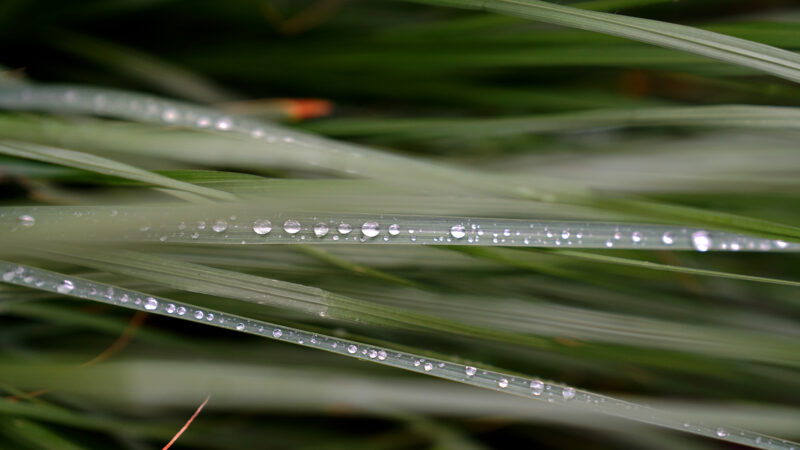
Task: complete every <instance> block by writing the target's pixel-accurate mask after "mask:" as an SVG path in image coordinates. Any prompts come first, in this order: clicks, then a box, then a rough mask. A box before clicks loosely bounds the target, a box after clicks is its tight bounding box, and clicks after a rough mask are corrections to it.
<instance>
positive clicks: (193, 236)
mask: <svg viewBox="0 0 800 450" xmlns="http://www.w3.org/2000/svg"><path fill="white" fill-rule="evenodd" d="M199 238H200V233H198V232H194V233H192V239H199Z"/></svg>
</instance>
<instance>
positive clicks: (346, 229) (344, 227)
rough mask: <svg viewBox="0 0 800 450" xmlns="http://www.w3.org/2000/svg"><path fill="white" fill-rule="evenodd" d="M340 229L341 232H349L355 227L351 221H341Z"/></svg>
mask: <svg viewBox="0 0 800 450" xmlns="http://www.w3.org/2000/svg"><path fill="white" fill-rule="evenodd" d="M338 230H339V234H347V233H349V232H351V231H353V227H352V226H351V225H350V224H349V223H340V224H339V228H338Z"/></svg>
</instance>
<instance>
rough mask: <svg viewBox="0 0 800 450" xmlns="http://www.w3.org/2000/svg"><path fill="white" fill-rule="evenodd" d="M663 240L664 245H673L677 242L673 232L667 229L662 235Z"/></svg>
mask: <svg viewBox="0 0 800 450" xmlns="http://www.w3.org/2000/svg"><path fill="white" fill-rule="evenodd" d="M661 242H663V243H664V245H672V244H673V243H674V242H675V238H674V237H673V236H672V233H670V232H669V231H667V232H666V233H664V234H662V235H661Z"/></svg>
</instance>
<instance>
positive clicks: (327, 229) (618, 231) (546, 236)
mask: <svg viewBox="0 0 800 450" xmlns="http://www.w3.org/2000/svg"><path fill="white" fill-rule="evenodd" d="M274 220H275V222H274V223H273V220H271V219H268V218H260V219H255V220H253V221H252V223H251V224H246V225H240V224H239V223H237V218H236V216H231V217H229V218H220V219H213V220H203V221H199V222H197V224H196V225H195V230H194V231H193V232H192V233H191V234H190V237H191V239H199V238H200V237H201V232H203V231H206V232H207V231H208V230H210V231H211V232H212V233H211V236H212V237H213V235H214V234H219V235H222V236H223V237H225V238H228V239H231V238H232V237H233V236H232V235H230V234H225V233H226V232H229V231H237V233H236V236H237V237H244V238H245V239H242V240H241V241H240V242H241V243H244V244H248V243H263V242H266V241H267V240H268V239H269V238H271V237H277V238H279V239H291V240H300V241H305V240H309V241H333V242H336V241H350V242H362V243H363V242H368V241H376V242H380V241H383V242H395V243H397V242H400V243H402V242H405V243H422V244H475V245H502V246H534V247H576V248H615V247H616V248H648V249H652V248H676V249H689V248H691V249H694V250H696V251H699V252H706V251H709V250H720V251H734V252H735V251H739V250H746V251H772V250H800V245H798V244H790V243H789V242H786V241H783V240H769V239H760V238H752V237H748V236H743V235H738V234H733V233H724V232H716V231H706V230H698V229H687V228H678V229H669V230H666V231H664V227H658V226H641V227H640V229H637V228H636V226H633V225H616V226H613V225H608V224H597V225H598V226H595V225H594V224H568V223H554V224H553V223H550V224H548V223H544V222H540V223H528V222H522V221H505V223H500V222H496V221H495V222H493V221H491V220H484V219H467V220H464V221H459V222H456V223H452V222H453V219H439V220H435V221H431V220H430V219H416V220H415V219H406V220H397V218H394V220H385V219H384V218H383V217H379V218H376V219H372V218H342V219H328V220H319V218H318V217H312V218H309V219H305V218H288V219H274ZM178 228H179V229H180V230H183V229H185V228H186V224H185V223H182V224H179V225H178ZM143 230H144V231H150V230H149V228H148V227H143ZM242 231H243V232H244V234H242V233H241V232H242ZM276 231H277V235H276ZM248 233H250V236H249V239H248V236H247V234H248ZM165 236H166V235H161V236H160V240H162V241H165V240H167V239H168V237H165ZM185 236H186V235H185V234H184V235H183V236H181V237H185ZM254 237H255V238H259V237H261V238H263V239H253V238H254Z"/></svg>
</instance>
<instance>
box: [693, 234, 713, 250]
mask: <svg viewBox="0 0 800 450" xmlns="http://www.w3.org/2000/svg"><path fill="white" fill-rule="evenodd" d="M692 245H693V246H694V248H695V250H697V251H698V252H707V251H708V249H710V248H711V238H710V237H709V236H708V233H707V232H705V231H695V232H694V233H692Z"/></svg>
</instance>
